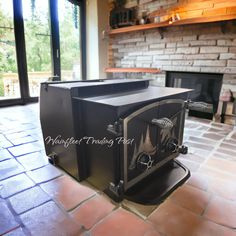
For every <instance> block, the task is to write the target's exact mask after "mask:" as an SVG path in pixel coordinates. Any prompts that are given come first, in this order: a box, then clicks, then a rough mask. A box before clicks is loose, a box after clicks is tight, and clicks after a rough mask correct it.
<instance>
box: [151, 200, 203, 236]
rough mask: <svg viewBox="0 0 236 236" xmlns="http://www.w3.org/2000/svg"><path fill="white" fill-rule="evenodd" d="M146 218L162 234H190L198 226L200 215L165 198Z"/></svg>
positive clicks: (174, 235) (171, 235)
mask: <svg viewBox="0 0 236 236" xmlns="http://www.w3.org/2000/svg"><path fill="white" fill-rule="evenodd" d="M148 220H149V221H150V222H151V223H153V225H154V227H155V228H156V229H157V230H158V231H159V232H160V233H162V234H164V235H168V236H185V235H186V236H190V235H194V234H193V231H194V229H196V227H198V225H199V223H200V222H201V221H200V217H198V216H197V215H195V214H193V213H192V212H190V211H188V210H185V209H184V208H182V207H180V206H178V205H177V204H175V203H173V202H172V201H169V200H166V201H165V202H164V203H163V204H162V205H161V206H160V207H159V208H158V209H157V210H155V211H154V212H153V213H152V214H151V216H150V217H149V218H148Z"/></svg>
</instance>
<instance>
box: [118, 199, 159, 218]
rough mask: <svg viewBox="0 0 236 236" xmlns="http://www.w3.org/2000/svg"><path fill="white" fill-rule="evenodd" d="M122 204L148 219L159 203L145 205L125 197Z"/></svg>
mask: <svg viewBox="0 0 236 236" xmlns="http://www.w3.org/2000/svg"><path fill="white" fill-rule="evenodd" d="M121 206H122V207H123V208H124V209H127V210H128V211H131V212H133V213H134V214H136V215H138V216H140V217H141V218H143V219H146V217H148V216H149V215H150V214H151V213H152V212H153V211H154V210H155V209H156V208H157V205H144V204H139V203H136V202H132V201H129V200H127V199H124V200H123V201H122V202H121Z"/></svg>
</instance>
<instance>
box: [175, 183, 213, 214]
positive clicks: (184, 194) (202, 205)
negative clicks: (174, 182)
mask: <svg viewBox="0 0 236 236" xmlns="http://www.w3.org/2000/svg"><path fill="white" fill-rule="evenodd" d="M170 200H171V201H174V202H175V203H176V204H178V205H179V206H182V207H184V208H186V209H188V210H190V211H192V212H193V213H196V214H198V215H201V214H202V213H203V212H204V210H205V209H206V206H207V204H208V202H209V200H210V194H209V193H207V192H205V191H202V190H200V189H197V188H194V187H191V186H189V185H187V184H185V185H183V186H182V187H180V188H178V189H177V190H176V191H175V192H174V193H173V194H172V195H171V196H170Z"/></svg>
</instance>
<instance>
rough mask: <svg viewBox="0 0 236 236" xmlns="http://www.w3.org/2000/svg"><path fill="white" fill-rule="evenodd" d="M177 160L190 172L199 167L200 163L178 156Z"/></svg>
mask: <svg viewBox="0 0 236 236" xmlns="http://www.w3.org/2000/svg"><path fill="white" fill-rule="evenodd" d="M178 160H179V161H180V162H181V163H183V164H184V165H185V166H186V167H187V168H188V169H189V170H190V171H191V172H195V171H197V170H198V169H199V167H200V164H199V163H197V162H193V161H189V160H187V159H185V158H178Z"/></svg>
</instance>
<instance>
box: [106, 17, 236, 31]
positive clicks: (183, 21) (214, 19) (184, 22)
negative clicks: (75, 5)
mask: <svg viewBox="0 0 236 236" xmlns="http://www.w3.org/2000/svg"><path fill="white" fill-rule="evenodd" d="M234 19H236V14H231V15H223V16H219V15H218V16H217V15H216V16H211V17H209V16H208V17H195V18H187V19H181V20H178V21H175V22H173V23H172V24H170V23H169V21H165V22H160V23H150V24H145V25H135V26H129V27H124V28H119V29H113V30H110V31H109V34H110V35H116V34H122V33H128V32H134V31H140V30H148V29H155V28H161V27H169V26H175V25H189V24H201V23H210V22H219V21H228V20H234Z"/></svg>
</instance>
